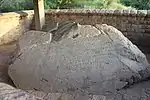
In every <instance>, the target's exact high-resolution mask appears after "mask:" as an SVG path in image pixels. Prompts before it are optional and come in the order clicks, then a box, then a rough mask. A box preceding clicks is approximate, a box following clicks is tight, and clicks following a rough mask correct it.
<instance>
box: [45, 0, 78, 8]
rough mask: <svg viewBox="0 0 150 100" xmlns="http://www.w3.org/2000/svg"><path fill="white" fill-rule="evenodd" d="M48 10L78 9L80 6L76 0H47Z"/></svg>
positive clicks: (46, 6)
mask: <svg viewBox="0 0 150 100" xmlns="http://www.w3.org/2000/svg"><path fill="white" fill-rule="evenodd" d="M44 4H45V8H46V9H65V8H76V7H78V6H79V5H78V4H76V2H75V1H74V0H45V1H44Z"/></svg>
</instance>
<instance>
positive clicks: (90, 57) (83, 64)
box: [9, 23, 150, 100]
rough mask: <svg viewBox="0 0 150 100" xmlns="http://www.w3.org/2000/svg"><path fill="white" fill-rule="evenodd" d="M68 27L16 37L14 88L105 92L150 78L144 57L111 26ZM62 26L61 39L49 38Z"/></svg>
mask: <svg viewBox="0 0 150 100" xmlns="http://www.w3.org/2000/svg"><path fill="white" fill-rule="evenodd" d="M70 25H72V26H69V27H68V24H67V26H65V25H63V26H62V27H58V29H57V30H55V31H53V32H51V33H52V34H50V33H46V32H38V31H29V32H27V33H25V34H24V36H22V37H21V38H20V41H19V44H20V49H21V50H20V52H19V54H18V56H17V57H16V60H15V61H14V63H13V64H12V65H11V66H10V68H9V75H10V77H11V78H12V80H13V82H14V83H15V85H16V86H17V87H19V88H21V89H25V90H31V89H35V90H40V91H44V92H46V93H49V92H63V93H79V94H84V93H92V94H95V95H96V94H101V95H106V94H109V93H115V92H116V91H117V90H119V89H122V88H124V87H126V86H130V85H132V84H134V83H136V82H139V81H141V80H144V79H146V78H147V77H149V73H150V67H149V63H148V61H147V59H146V57H145V55H144V54H143V53H142V52H141V51H140V50H139V49H138V48H137V47H136V46H135V45H134V44H132V43H131V42H130V41H129V40H128V39H127V38H126V37H125V36H123V34H122V33H121V32H120V31H118V30H117V29H115V28H114V27H112V26H108V25H95V26H91V25H77V24H75V23H74V25H73V24H70ZM74 26H77V27H78V28H77V27H74ZM61 28H62V29H64V30H68V31H63V32H62V33H63V34H61V37H63V38H60V37H59V39H57V41H55V39H54V38H53V37H52V42H50V40H51V39H50V37H51V35H52V36H56V34H60V33H61ZM66 32H68V33H66ZM64 35H65V36H64ZM53 39H54V40H53ZM116 100H117V99H116ZM118 100H119V99H118ZM120 100H121V99H120Z"/></svg>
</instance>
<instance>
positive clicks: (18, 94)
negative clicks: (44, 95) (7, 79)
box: [0, 83, 42, 100]
mask: <svg viewBox="0 0 150 100" xmlns="http://www.w3.org/2000/svg"><path fill="white" fill-rule="evenodd" d="M0 100H42V99H40V98H38V97H36V96H33V95H31V94H29V93H27V92H24V91H23V90H20V89H15V88H14V87H12V86H10V85H7V84H5V83H0Z"/></svg>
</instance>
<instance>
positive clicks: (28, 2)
mask: <svg viewBox="0 0 150 100" xmlns="http://www.w3.org/2000/svg"><path fill="white" fill-rule="evenodd" d="M33 7H34V6H33V0H0V11H2V12H9V11H18V10H30V9H33Z"/></svg>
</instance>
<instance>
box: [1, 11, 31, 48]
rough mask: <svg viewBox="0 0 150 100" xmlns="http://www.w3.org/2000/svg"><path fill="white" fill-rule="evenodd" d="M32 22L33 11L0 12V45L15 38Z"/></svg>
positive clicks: (26, 29) (28, 27)
mask: <svg viewBox="0 0 150 100" xmlns="http://www.w3.org/2000/svg"><path fill="white" fill-rule="evenodd" d="M32 22H33V11H19V12H9V13H0V45H3V44H7V43H10V42H13V41H15V40H17V39H18V37H19V36H20V35H21V34H22V33H24V32H26V31H28V30H29V29H30V25H31V23H32Z"/></svg>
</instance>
